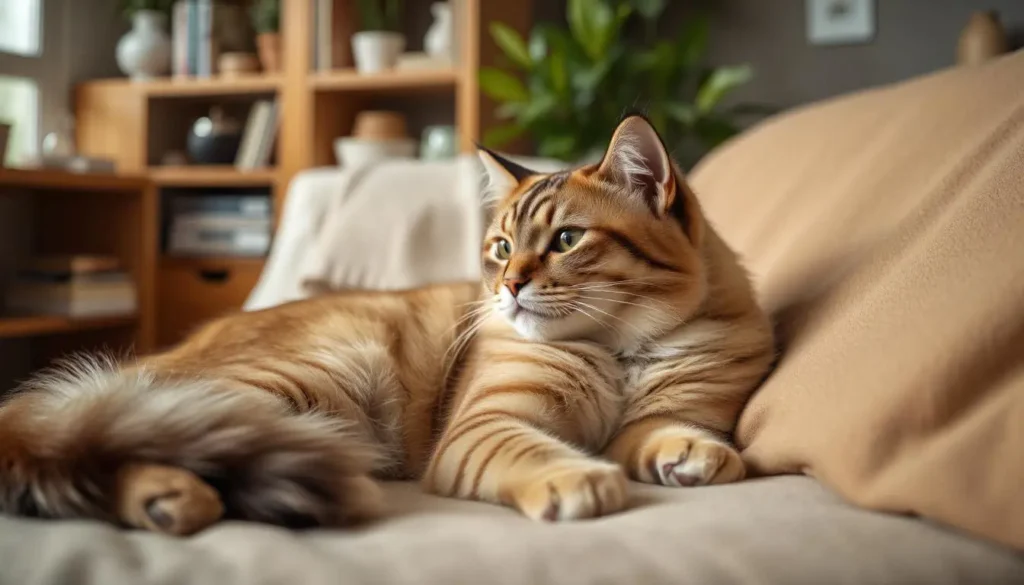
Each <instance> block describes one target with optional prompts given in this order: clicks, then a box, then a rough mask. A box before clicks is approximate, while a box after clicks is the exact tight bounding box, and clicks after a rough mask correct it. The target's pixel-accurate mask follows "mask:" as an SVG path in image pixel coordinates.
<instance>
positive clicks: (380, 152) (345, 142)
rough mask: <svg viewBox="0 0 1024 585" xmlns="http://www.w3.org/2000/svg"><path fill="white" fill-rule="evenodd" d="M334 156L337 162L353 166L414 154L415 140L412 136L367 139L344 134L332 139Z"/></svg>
mask: <svg viewBox="0 0 1024 585" xmlns="http://www.w3.org/2000/svg"><path fill="white" fill-rule="evenodd" d="M334 156H335V157H336V158H337V160H338V164H339V165H341V166H343V167H345V168H354V167H360V166H363V165H367V164H370V163H374V162H379V161H382V160H388V159H396V158H404V159H411V158H415V156H416V141H415V140H413V139H412V138H395V139H391V140H367V139H365V138H353V137H351V136H346V137H344V138H338V139H336V140H335V141H334Z"/></svg>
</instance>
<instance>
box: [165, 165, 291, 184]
mask: <svg viewBox="0 0 1024 585" xmlns="http://www.w3.org/2000/svg"><path fill="white" fill-rule="evenodd" d="M149 176H150V178H151V179H153V182H154V183H156V184H157V185H160V186H162V187H261V186H265V187H271V186H273V185H274V182H275V181H276V180H277V169H273V168H268V169H253V170H250V171H243V170H239V169H237V168H235V167H233V166H230V165H224V166H220V165H211V166H200V165H196V166H165V167H150V169H149Z"/></svg>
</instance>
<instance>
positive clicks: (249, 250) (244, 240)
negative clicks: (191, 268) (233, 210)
mask: <svg viewBox="0 0 1024 585" xmlns="http://www.w3.org/2000/svg"><path fill="white" fill-rule="evenodd" d="M269 249H270V230H269V229H256V230H254V229H233V228H224V229H207V228H202V229H190V228H186V229H172V230H171V234H170V238H169V242H168V246H167V251H168V252H169V253H171V254H177V255H189V256H208V255H213V256H223V255H227V256H262V255H264V254H266V253H267V251H268V250H269Z"/></svg>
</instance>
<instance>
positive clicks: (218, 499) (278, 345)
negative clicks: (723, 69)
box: [0, 116, 774, 535]
mask: <svg viewBox="0 0 1024 585" xmlns="http://www.w3.org/2000/svg"><path fill="white" fill-rule="evenodd" d="M479 154H480V157H481V159H482V160H483V163H484V167H485V168H486V170H487V175H488V177H489V179H490V184H489V186H488V190H487V192H488V193H489V197H488V198H487V199H488V202H487V205H488V206H489V207H488V209H489V214H490V216H491V218H492V219H491V220H490V225H489V227H488V228H487V230H486V234H485V236H484V240H483V244H482V247H481V255H482V286H481V283H453V284H441V285H435V286H430V287H426V288H424V289H421V290H414V291H404V292H389V293H384V292H338V293H333V294H328V295H324V296H319V297H316V298H312V299H308V300H303V301H297V302H292V303H288V304H284V305H281V306H278V307H274V308H271V309H266V310H262V311H256V312H250V313H238V314H233V315H229V316H226V317H223V318H220V319H218V320H215V321H213V322H211V323H209V324H208V325H206V326H204V327H202V328H201V329H200V330H198V331H197V332H196V333H194V334H193V335H192V336H191V337H189V338H188V339H186V340H185V341H184V342H183V343H181V344H180V345H178V346H177V347H174V348H172V349H170V350H168V351H166V352H164V353H160V354H156V355H152V356H146V357H143V358H141V359H139V360H137V361H135V362H128V361H126V362H123V363H113V362H112V361H109V360H106V361H105V360H102V359H98V358H94V359H90V360H77V361H71V362H69V363H68V364H66V365H64V366H62V367H58V368H56V369H53V370H50V371H48V372H45V373H43V374H41V375H38V376H37V377H35V378H34V379H32V380H31V381H29V382H28V383H26V384H25V385H24V387H23V388H21V389H20V391H19V392H17V393H15V394H14V396H13V397H12V398H10V399H9V400H7V401H6V403H5V404H3V406H2V407H0V512H2V513H7V514H15V515H26V516H37V517H49V518H94V519H100V520H104V521H108V522H112V523H115V524H119V525H122V526H126V527H135V528H142V529H148V530H152V531H157V532H163V533H167V534H174V535H188V534H192V533H195V532H197V531H199V530H202V529H204V528H206V527H208V526H210V525H212V524H214V523H216V522H218V521H219V520H221V519H242V520H249V521H258V522H267V523H273V524H279V525H283V526H289V527H313V526H345V525H349V524H354V523H358V522H362V521H365V520H367V519H372V518H374V517H377V515H378V514H380V513H381V511H382V504H381V497H380V496H381V494H380V489H379V486H378V484H377V483H376V482H377V480H382V479H383V480H387V479H416V480H419V481H420V482H421V484H422V485H423V487H424V488H425V489H426V490H428V491H429V492H432V493H435V494H439V495H443V496H451V497H458V498H469V499H475V500H483V501H487V502H494V503H498V504H504V505H507V506H511V507H513V508H516V509H518V510H519V511H520V512H521V513H522V514H524V515H526V516H528V517H530V518H533V519H537V520H545V521H563V520H575V519H583V518H591V517H597V516H602V515H606V514H611V513H614V512H617V511H619V510H622V509H623V508H624V507H626V506H627V497H628V491H629V490H628V481H627V480H628V479H633V480H636V481H640V482H645V483H653V484H661V485H666V486H679V487H685V486H698V485H707V484H721V483H727V482H734V481H738V480H740V479H742V478H743V477H744V475H745V470H744V465H743V462H742V460H741V458H740V455H739V454H738V453H737V451H736V449H735V448H734V447H733V446H732V445H731V444H730V442H729V440H730V435H731V433H732V431H733V427H734V425H735V424H736V420H737V418H738V416H739V412H740V409H741V408H742V407H743V405H744V403H745V401H746V399H747V398H748V397H749V395H750V394H751V392H752V391H753V390H754V389H755V387H756V386H757V385H758V383H759V382H760V381H761V380H762V378H763V377H764V376H765V375H766V373H767V372H768V370H769V367H770V364H771V362H772V360H773V357H774V349H773V337H772V329H771V326H770V323H769V320H768V318H767V317H766V315H765V314H764V313H763V311H762V310H761V309H760V308H759V307H758V304H757V302H756V301H755V297H754V293H753V291H752V287H751V284H750V282H749V279H748V276H747V274H746V272H745V271H744V269H743V268H742V267H741V266H740V263H739V262H738V260H737V257H736V256H735V255H734V253H733V252H732V251H731V250H730V248H729V247H728V246H727V245H726V244H725V243H724V242H723V240H722V239H721V238H720V237H719V236H718V235H717V234H716V233H715V231H714V230H713V229H712V227H711V226H710V225H709V224H708V223H707V221H706V220H705V219H704V216H703V215H702V213H701V208H700V205H699V203H698V200H697V198H696V196H695V195H694V193H693V191H692V190H691V189H690V187H689V186H688V185H687V183H686V181H685V179H684V177H683V174H682V173H681V171H680V170H679V168H678V167H677V165H676V164H675V163H674V162H673V161H672V160H671V158H670V156H669V154H668V152H667V151H666V148H665V146H664V144H663V142H662V140H661V138H660V137H659V136H658V134H657V132H656V131H655V129H654V128H653V127H652V125H651V124H650V123H649V122H648V121H647V120H646V119H645V118H644V117H642V116H629V117H626V118H625V119H624V120H623V121H622V122H621V124H620V125H619V126H618V128H617V129H616V130H615V133H614V135H613V137H612V139H611V141H610V144H609V146H608V149H607V151H606V152H605V154H604V156H603V158H602V159H601V161H600V162H598V163H595V164H590V165H587V166H583V167H580V168H576V169H573V170H568V171H564V172H556V173H550V174H541V173H535V172H533V171H530V170H528V169H526V168H524V167H522V166H520V165H518V164H516V163H514V162H512V161H510V160H508V159H506V158H504V157H502V156H501V155H499V154H497V153H494V152H492V151H490V150H487V149H483V148H481V149H480V153H479Z"/></svg>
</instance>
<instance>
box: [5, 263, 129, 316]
mask: <svg viewBox="0 0 1024 585" xmlns="http://www.w3.org/2000/svg"><path fill="white" fill-rule="evenodd" d="M137 307H138V303H137V299H136V291H135V284H134V282H133V281H132V279H131V277H130V276H129V275H128V274H127V273H124V272H121V273H118V274H116V275H113V274H107V275H105V276H104V278H102V279H100V280H97V279H95V278H93V277H86V276H80V275H75V276H73V277H72V278H70V279H69V280H67V281H64V282H48V281H45V280H30V279H25V278H24V277H22V278H19V279H18V280H16V281H15V282H13V283H12V284H11V285H10V286H9V287H8V289H7V293H6V310H7V311H8V312H11V313H26V314H41V315H63V316H69V317H95V316H107V315H130V314H132V313H134V312H135V311H136V310H137Z"/></svg>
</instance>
